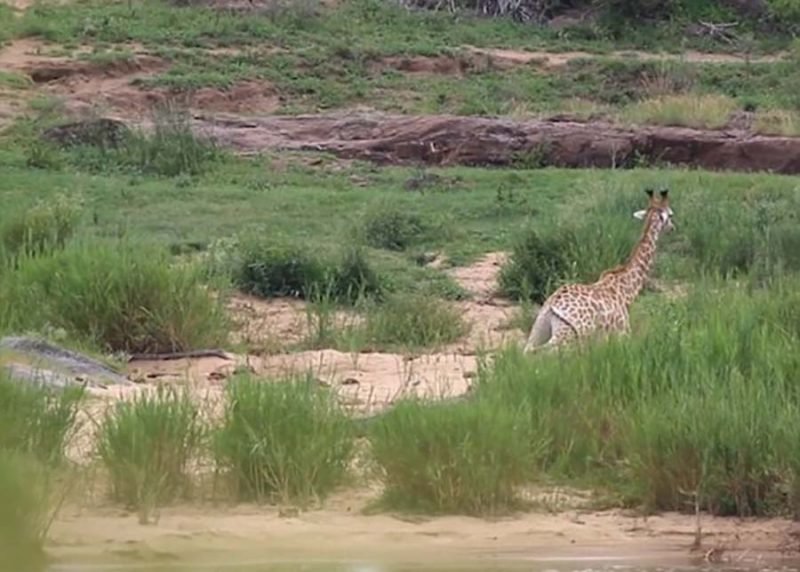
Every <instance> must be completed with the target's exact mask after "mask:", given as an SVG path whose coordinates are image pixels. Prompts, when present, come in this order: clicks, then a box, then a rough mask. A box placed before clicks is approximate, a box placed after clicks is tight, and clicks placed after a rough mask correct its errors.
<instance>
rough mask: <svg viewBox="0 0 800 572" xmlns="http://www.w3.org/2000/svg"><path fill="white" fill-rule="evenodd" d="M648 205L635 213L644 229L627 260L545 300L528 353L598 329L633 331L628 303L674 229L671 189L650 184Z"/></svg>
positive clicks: (526, 348)
mask: <svg viewBox="0 0 800 572" xmlns="http://www.w3.org/2000/svg"><path fill="white" fill-rule="evenodd" d="M645 193H646V194H647V196H648V200H649V204H648V207H647V209H645V210H640V211H636V212H635V213H633V216H634V217H635V218H637V219H639V220H643V221H644V230H643V231H642V236H641V238H640V239H639V242H638V243H637V244H636V246H635V247H634V248H633V252H632V253H631V255H630V257H629V258H628V261H627V262H626V263H625V264H622V265H619V266H616V267H614V268H611V269H609V270H606V271H605V272H604V273H603V274H601V275H600V278H598V280H597V281H596V282H594V283H592V284H565V285H563V286H561V287H560V288H558V289H557V290H556V291H555V292H553V293H552V294H551V295H550V297H549V298H548V299H547V300H545V302H544V304H542V307H541V309H540V310H539V314H538V315H537V316H536V321H535V322H534V324H533V327H532V328H531V331H530V335H529V336H528V340H527V343H526V344H525V349H524V351H525V352H530V351H536V350H539V349H543V348H553V347H555V346H559V345H561V344H564V343H567V342H571V341H574V340H577V339H579V338H585V337H587V336H589V335H590V334H592V333H594V332H597V331H599V332H602V333H604V334H609V333H614V332H616V333H623V334H627V333H629V332H630V323H629V319H628V308H629V307H630V305H631V303H632V302H633V301H634V300H635V299H636V297H637V296H638V295H639V292H641V290H642V288H643V287H644V285H645V283H646V281H647V278H648V275H649V272H650V269H651V267H652V265H653V260H654V258H655V254H656V243H657V242H658V238H659V236H660V235H661V233H662V232H663V231H667V232H671V231H672V230H674V228H675V227H674V225H673V221H672V215H673V212H672V208H670V206H669V197H668V194H669V190H662V191H660V192H659V194H658V195H654V193H653V190H652V189H646V190H645Z"/></svg>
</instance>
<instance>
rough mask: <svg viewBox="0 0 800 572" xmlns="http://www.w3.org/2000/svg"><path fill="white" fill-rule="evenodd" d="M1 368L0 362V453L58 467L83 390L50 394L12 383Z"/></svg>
mask: <svg viewBox="0 0 800 572" xmlns="http://www.w3.org/2000/svg"><path fill="white" fill-rule="evenodd" d="M0 357H1V356H0ZM3 366H4V364H3V360H2V359H0V451H10V452H14V453H24V454H28V455H30V456H32V457H33V458H35V459H37V460H38V461H39V462H42V463H45V464H48V465H57V464H58V463H59V462H60V461H61V460H62V459H63V457H64V448H65V447H66V445H67V443H68V442H69V440H70V439H71V438H72V436H73V435H74V432H75V431H76V429H77V427H78V425H77V414H78V408H79V406H80V404H81V402H82V400H83V397H84V392H83V390H82V389H81V388H79V387H72V388H67V389H64V390H56V391H53V390H50V389H49V388H47V387H44V386H39V385H33V384H31V383H30V382H28V381H16V380H12V379H10V377H9V376H8V375H7V374H6V373H5V372H4V371H3Z"/></svg>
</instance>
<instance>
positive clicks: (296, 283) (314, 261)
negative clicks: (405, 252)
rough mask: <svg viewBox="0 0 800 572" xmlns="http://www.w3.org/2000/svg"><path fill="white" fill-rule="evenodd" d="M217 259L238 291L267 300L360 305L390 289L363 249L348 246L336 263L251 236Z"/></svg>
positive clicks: (304, 248)
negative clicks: (281, 298)
mask: <svg viewBox="0 0 800 572" xmlns="http://www.w3.org/2000/svg"><path fill="white" fill-rule="evenodd" d="M213 256H214V262H213V263H214V264H216V265H217V268H218V269H219V270H218V271H219V272H224V271H225V270H224V269H225V268H227V271H228V272H230V273H231V274H232V276H233V283H234V284H235V285H236V287H237V288H239V289H240V290H242V291H243V292H246V293H248V294H253V295H256V296H262V297H264V298H270V297H275V296H292V297H297V298H304V299H318V298H320V297H325V298H329V299H332V300H335V301H337V302H345V303H354V302H356V301H357V300H359V299H361V298H372V299H377V298H380V297H381V296H382V295H383V293H384V290H385V280H384V278H383V277H382V276H381V275H380V274H379V273H378V272H377V271H376V270H375V268H374V267H373V265H372V264H371V262H370V261H369V259H368V258H367V256H366V253H365V252H364V251H363V250H362V249H361V248H357V247H348V248H345V249H344V250H343V251H342V252H341V253H340V254H339V258H338V259H336V258H335V257H334V255H333V254H328V253H323V254H312V252H311V247H310V246H307V245H303V244H299V245H287V244H284V243H281V242H280V241H278V242H274V241H270V240H267V239H262V238H258V237H251V238H247V239H245V240H244V241H242V243H241V246H239V247H238V250H236V249H235V248H233V249H231V248H229V252H228V253H227V255H226V254H224V253H220V254H219V255H213ZM226 256H227V259H226V258H225V257H226ZM226 260H227V262H226Z"/></svg>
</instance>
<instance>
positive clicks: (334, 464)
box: [214, 377, 353, 504]
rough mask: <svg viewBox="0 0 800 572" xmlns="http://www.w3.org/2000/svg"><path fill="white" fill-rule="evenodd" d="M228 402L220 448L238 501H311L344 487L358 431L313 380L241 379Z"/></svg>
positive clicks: (229, 388) (222, 463)
mask: <svg viewBox="0 0 800 572" xmlns="http://www.w3.org/2000/svg"><path fill="white" fill-rule="evenodd" d="M226 397H227V400H226V407H225V413H224V417H223V420H222V424H221V426H220V427H219V429H218V430H217V431H216V435H215V439H214V451H215V455H216V459H217V463H218V464H219V466H220V467H221V468H222V469H224V470H227V471H228V473H229V474H230V476H231V477H232V479H233V482H234V485H235V487H236V490H237V491H238V495H239V497H240V498H242V499H256V500H259V501H264V500H267V501H272V500H280V501H283V502H287V501H291V502H296V503H301V504H305V503H308V502H310V501H312V500H313V499H315V498H324V497H325V496H327V495H328V494H329V493H330V492H331V491H332V490H333V489H334V488H335V487H336V486H337V485H339V484H340V483H341V482H342V480H343V479H344V477H345V475H346V473H347V468H348V463H349V461H350V458H351V456H352V453H353V433H352V427H351V424H350V421H349V419H348V418H347V416H346V415H345V413H344V412H342V411H341V409H340V408H339V406H338V404H337V403H336V402H335V401H334V400H333V399H332V396H331V395H330V394H328V393H327V392H325V391H324V390H322V389H321V388H320V387H319V386H318V385H317V384H316V381H315V380H314V379H313V378H311V377H308V378H304V379H289V380H280V381H272V380H259V379H252V378H249V377H239V378H236V379H234V380H232V381H231V382H230V383H229V384H228V386H227V387H226Z"/></svg>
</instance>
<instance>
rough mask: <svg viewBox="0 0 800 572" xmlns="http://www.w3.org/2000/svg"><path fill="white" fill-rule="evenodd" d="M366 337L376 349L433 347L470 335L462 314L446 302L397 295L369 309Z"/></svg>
mask: <svg viewBox="0 0 800 572" xmlns="http://www.w3.org/2000/svg"><path fill="white" fill-rule="evenodd" d="M364 328H365V338H366V340H367V343H368V344H371V345H374V346H382V347H385V346H401V347H405V348H429V347H437V346H442V345H445V344H448V343H452V342H455V341H457V340H458V339H459V338H460V337H461V336H463V335H465V334H466V333H467V326H466V324H465V323H464V321H463V320H462V318H461V314H460V313H459V312H458V311H457V310H455V309H454V308H452V307H451V306H448V305H447V304H446V303H445V302H442V301H441V300H438V299H436V298H432V297H430V296H422V295H415V294H412V295H393V296H391V297H389V298H387V299H386V301H385V302H384V303H382V304H372V305H371V306H370V307H368V309H367V316H366V322H365V325H364Z"/></svg>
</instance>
